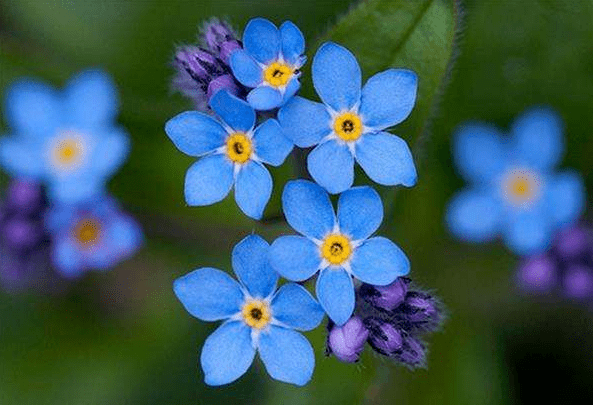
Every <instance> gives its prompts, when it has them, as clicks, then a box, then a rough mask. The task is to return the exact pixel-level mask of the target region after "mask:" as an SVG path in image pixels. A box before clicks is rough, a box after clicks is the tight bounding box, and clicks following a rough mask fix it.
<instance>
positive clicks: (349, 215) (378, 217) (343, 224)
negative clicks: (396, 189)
mask: <svg viewBox="0 0 593 405" xmlns="http://www.w3.org/2000/svg"><path fill="white" fill-rule="evenodd" d="M382 221H383V203H382V202H381V197H379V193H377V192H376V191H375V190H374V189H373V188H371V187H368V186H364V187H353V188H351V189H350V190H347V191H345V192H344V193H342V194H341V195H340V199H339V200H338V224H339V225H340V232H342V233H345V234H346V235H348V236H349V237H350V238H351V239H353V240H361V239H366V238H368V237H369V236H371V235H372V234H373V232H375V231H376V230H377V229H379V225H381V222H382Z"/></svg>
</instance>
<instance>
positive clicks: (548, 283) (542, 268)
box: [517, 254, 558, 292]
mask: <svg viewBox="0 0 593 405" xmlns="http://www.w3.org/2000/svg"><path fill="white" fill-rule="evenodd" d="M557 271H558V268H557V265H556V262H555V260H554V259H553V258H552V257H550V255H547V254H544V255H540V256H532V257H530V258H528V259H527V260H526V261H524V262H523V263H522V264H521V266H520V267H519V271H518V273H517V279H518V283H519V285H520V286H521V288H523V289H524V290H530V291H535V292H544V291H549V290H550V289H551V288H552V287H554V285H556V277H557V276H556V274H557Z"/></svg>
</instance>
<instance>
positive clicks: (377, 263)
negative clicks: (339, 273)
mask: <svg viewBox="0 0 593 405" xmlns="http://www.w3.org/2000/svg"><path fill="white" fill-rule="evenodd" d="M350 265H351V266H352V274H353V275H354V277H356V278H357V279H359V280H360V281H362V282H364V283H368V284H372V285H387V284H391V283H393V282H394V281H395V279H396V278H398V277H400V276H405V275H406V274H408V273H409V272H410V261H409V260H408V258H407V257H406V254H405V253H404V252H403V251H402V250H401V249H400V248H399V247H398V246H397V245H396V244H395V243H393V242H392V241H390V240H389V239H387V238H383V237H381V236H378V237H375V238H371V239H368V240H366V241H365V242H364V243H363V244H362V245H360V246H359V247H357V248H356V249H355V250H354V252H353V254H352V261H351V263H350Z"/></svg>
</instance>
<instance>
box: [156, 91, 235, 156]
mask: <svg viewBox="0 0 593 405" xmlns="http://www.w3.org/2000/svg"><path fill="white" fill-rule="evenodd" d="M219 93H220V92H219ZM165 132H166V133H167V135H168V136H169V138H171V141H173V143H174V144H175V146H176V147H177V149H179V150H180V151H182V152H183V153H185V154H187V155H190V156H201V155H203V154H205V153H208V152H211V151H213V150H214V149H216V148H218V147H220V146H222V145H223V144H224V140H225V137H226V136H227V132H226V131H225V129H224V128H223V127H222V125H220V123H219V122H218V121H216V120H215V119H214V118H212V117H211V116H209V115H206V114H204V113H201V112H197V111H186V112H182V113H181V114H178V115H176V116H175V117H173V118H171V119H170V120H169V121H167V123H166V124H165Z"/></svg>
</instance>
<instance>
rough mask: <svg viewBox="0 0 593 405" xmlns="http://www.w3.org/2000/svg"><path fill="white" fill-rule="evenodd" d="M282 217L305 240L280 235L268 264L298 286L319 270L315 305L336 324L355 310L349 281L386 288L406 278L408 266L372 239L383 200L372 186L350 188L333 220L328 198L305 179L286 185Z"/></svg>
mask: <svg viewBox="0 0 593 405" xmlns="http://www.w3.org/2000/svg"><path fill="white" fill-rule="evenodd" d="M282 206H283V209H284V216H285V217H286V220H287V221H288V223H289V224H290V225H291V226H292V227H293V228H294V229H295V230H296V231H297V232H299V233H301V234H302V235H304V236H281V237H280V238H278V239H276V240H275V241H274V243H272V247H271V249H270V263H271V264H272V267H273V268H274V269H275V270H276V271H277V272H278V273H280V275H281V276H283V277H284V278H287V279H289V280H294V281H302V280H306V279H308V278H310V277H312V276H313V275H314V274H315V273H316V272H317V271H318V270H319V271H320V274H319V277H318V279H317V285H316V293H317V298H318V299H319V303H320V304H321V306H322V307H323V309H324V310H325V312H326V313H327V314H328V315H329V317H330V318H331V319H332V321H334V322H335V323H336V324H338V325H343V324H344V323H345V322H346V321H347V320H348V318H350V315H352V311H353V310H354V303H355V297H354V295H355V294H354V285H353V282H352V276H354V277H355V278H357V279H358V280H360V281H363V282H365V283H369V284H373V285H387V284H390V283H392V282H393V281H394V280H395V279H396V278H397V277H398V276H403V275H405V274H408V272H409V271H410V262H409V261H408V258H407V257H406V255H405V254H404V252H403V251H402V250H401V249H400V248H399V247H398V246H396V245H395V244H394V243H393V242H391V241H390V240H389V239H386V238H383V237H372V238H371V237H370V236H371V235H372V234H373V233H374V232H375V231H376V230H377V229H378V228H379V225H381V221H382V220H383V204H382V203H381V198H379V195H378V194H377V192H376V191H375V190H373V189H372V188H371V187H368V186H364V187H354V188H351V189H350V190H348V191H346V192H344V193H342V194H341V195H340V198H339V200H338V214H337V218H336V215H334V209H333V207H332V204H331V202H330V199H329V195H328V194H327V193H326V192H325V191H324V190H323V189H322V188H321V187H319V186H318V185H317V184H315V183H312V182H310V181H306V180H295V181H290V182H288V183H287V184H286V187H285V188H284V192H283V194H282Z"/></svg>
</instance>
